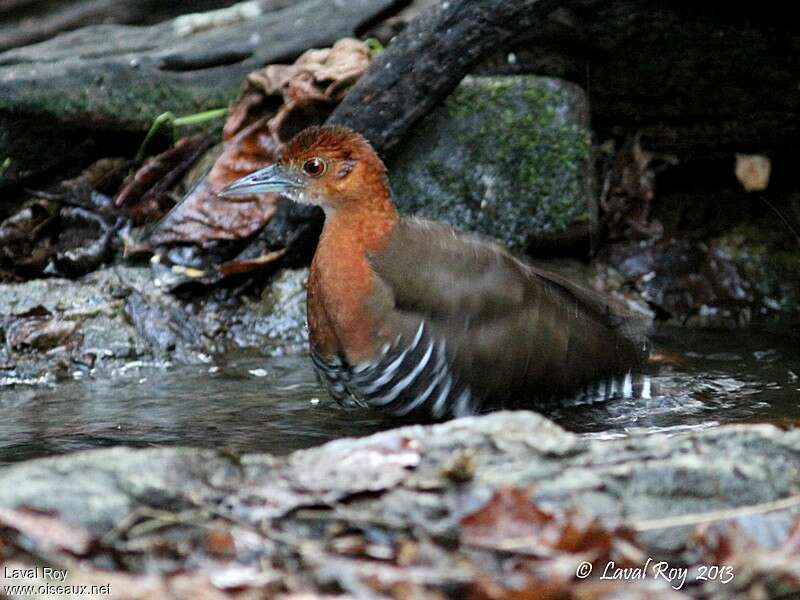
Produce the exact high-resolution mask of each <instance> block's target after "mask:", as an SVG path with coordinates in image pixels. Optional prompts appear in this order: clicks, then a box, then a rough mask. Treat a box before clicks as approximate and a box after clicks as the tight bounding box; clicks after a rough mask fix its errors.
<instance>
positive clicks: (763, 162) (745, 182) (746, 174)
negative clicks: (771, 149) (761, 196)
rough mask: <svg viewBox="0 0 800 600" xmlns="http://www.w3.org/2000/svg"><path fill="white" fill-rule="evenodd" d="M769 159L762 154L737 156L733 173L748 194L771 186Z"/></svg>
mask: <svg viewBox="0 0 800 600" xmlns="http://www.w3.org/2000/svg"><path fill="white" fill-rule="evenodd" d="M770 170H771V165H770V160H769V157H767V156H764V155H762V154H737V155H736V166H735V167H734V169H733V172H734V173H735V174H736V179H738V180H739V183H741V184H742V187H743V188H744V189H745V190H746V191H748V192H760V191H762V190H765V189H767V186H768V185H769V174H770Z"/></svg>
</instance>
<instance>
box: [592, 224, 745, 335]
mask: <svg viewBox="0 0 800 600" xmlns="http://www.w3.org/2000/svg"><path fill="white" fill-rule="evenodd" d="M604 255H605V259H606V260H607V262H608V263H609V264H610V265H612V266H613V268H614V269H615V270H616V271H617V272H618V273H619V274H620V275H621V277H622V279H623V280H624V281H625V284H626V285H630V286H633V288H634V289H635V290H636V291H637V292H638V293H639V294H641V297H642V298H643V299H644V300H645V301H646V302H647V303H648V304H649V305H650V306H651V307H652V308H653V309H655V310H657V311H659V314H660V315H661V316H662V317H664V318H674V319H678V320H681V321H686V319H688V318H690V317H692V318H696V317H700V318H701V321H700V323H703V324H711V323H712V322H713V321H714V320H715V321H717V324H722V323H723V321H724V320H728V321H730V322H732V323H733V324H736V323H740V322H747V321H748V320H749V307H750V305H751V303H752V302H753V300H754V294H753V289H752V284H751V282H750V281H749V280H748V279H747V278H745V277H744V276H743V275H742V274H741V273H740V270H739V269H738V268H737V265H736V264H735V263H734V262H733V261H732V260H731V258H732V257H731V256H730V254H728V253H726V252H725V251H724V250H723V249H722V248H720V247H719V246H718V245H717V244H715V243H713V242H710V243H708V244H703V243H700V242H693V241H690V240H686V239H674V238H669V239H664V240H657V241H654V240H650V241H642V242H621V243H617V244H612V245H610V246H609V247H608V248H607V249H606V250H605V251H604ZM712 317H713V320H712V319H711V318H712Z"/></svg>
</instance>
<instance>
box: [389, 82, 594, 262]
mask: <svg viewBox="0 0 800 600" xmlns="http://www.w3.org/2000/svg"><path fill="white" fill-rule="evenodd" d="M588 114H589V113H588V104H587V101H586V97H585V95H584V93H583V91H582V90H581V89H580V88H579V87H578V86H576V85H574V84H571V83H567V82H564V81H559V80H557V79H547V78H541V77H534V76H520V77H466V78H464V80H463V81H462V82H461V84H460V85H459V86H458V87H457V88H456V90H455V91H454V92H453V93H452V94H451V95H450V96H449V97H448V98H447V99H446V100H445V102H444V104H443V106H440V107H439V108H437V109H436V110H434V111H433V112H432V113H430V114H429V115H428V116H427V117H425V118H424V119H423V120H422V121H421V122H420V123H418V124H417V125H416V126H415V127H414V128H413V129H412V130H411V132H410V133H409V135H408V136H407V137H406V138H405V139H404V140H403V141H402V142H401V143H400V144H399V145H398V147H397V148H396V149H395V150H394V151H393V152H392V154H391V156H390V157H389V161H388V168H389V173H390V175H391V184H392V188H393V191H394V193H395V197H396V199H397V202H398V205H399V206H400V209H401V210H402V211H404V212H406V213H414V214H418V215H421V216H424V217H428V218H432V219H437V220H443V221H447V222H449V223H451V224H453V225H455V226H456V227H459V228H462V229H465V230H468V231H476V232H480V233H483V234H486V235H489V236H491V237H494V238H497V239H499V240H501V241H502V242H504V243H505V244H507V245H508V246H510V247H512V248H515V249H517V250H524V249H526V248H527V247H528V245H529V244H530V243H531V241H532V239H533V238H535V237H536V236H537V235H543V234H553V233H559V232H562V231H564V230H565V229H566V228H567V227H568V226H569V225H571V224H573V223H576V222H584V223H585V222H589V221H590V206H591V204H590V195H589V193H590V171H589V141H590V131H589V123H588Z"/></svg>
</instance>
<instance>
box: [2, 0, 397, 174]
mask: <svg viewBox="0 0 800 600" xmlns="http://www.w3.org/2000/svg"><path fill="white" fill-rule="evenodd" d="M395 1H396V0H355V1H353V2H346V3H341V5H340V4H338V3H330V2H322V1H320V0H305V1H303V2H297V3H286V4H289V5H288V6H285V5H283V4H282V3H277V4H275V5H274V6H272V7H271V8H272V9H271V10H270V6H269V4H265V5H264V6H265V8H263V10H252V9H251V10H235V7H231V8H229V9H226V10H227V12H225V13H219V12H215V13H213V14H212V17H214V18H210V19H203V18H202V16H201V15H193V16H192V18H191V19H181V18H178V19H174V20H172V21H165V22H163V23H159V24H157V25H151V26H146V27H136V26H127V25H98V26H92V27H85V28H83V29H79V30H76V31H72V32H69V33H65V34H62V35H59V36H57V37H55V38H53V39H51V40H48V41H45V42H41V43H39V44H34V45H31V46H25V47H22V48H18V49H14V50H10V51H7V52H4V53H2V54H0V164H3V163H4V162H5V161H6V159H9V162H8V168H7V169H6V170H5V172H4V173H2V174H0V188H2V187H3V186H4V185H7V184H9V183H14V182H19V181H24V180H26V179H28V178H30V177H32V176H35V175H37V174H42V173H45V172H48V171H51V170H53V169H57V168H62V167H63V166H65V165H67V164H72V165H74V164H76V163H79V162H80V161H81V160H87V158H88V157H91V156H97V155H101V156H107V155H108V154H107V153H108V145H109V142H110V141H111V142H113V146H114V147H115V148H120V147H125V145H127V146H128V147H129V148H130V149H131V151H135V149H136V147H137V146H138V144H139V143H140V142H141V139H142V137H143V134H144V133H145V132H146V131H147V130H148V129H149V127H150V126H151V124H152V122H153V119H155V117H157V116H158V115H160V114H162V113H164V112H167V111H171V112H173V113H175V114H176V115H179V116H180V115H187V114H194V113H197V112H199V111H203V110H208V109H215V108H221V107H226V106H227V105H228V103H229V102H230V101H231V100H233V99H234V98H235V97H236V95H237V94H238V92H239V88H240V85H241V82H242V80H243V79H244V77H245V76H246V75H247V74H248V73H249V72H251V71H253V70H255V69H257V68H260V67H262V66H263V65H265V64H269V63H274V62H286V61H289V60H291V59H292V58H293V57H295V56H297V55H299V54H300V53H302V52H303V51H305V50H307V49H308V48H313V47H324V46H330V45H331V44H332V43H333V42H335V41H336V40H338V39H340V38H342V37H346V36H350V35H353V34H354V33H355V31H356V30H357V29H358V28H359V27H360V26H361V25H362V24H364V23H366V22H368V21H370V20H371V19H372V18H374V17H375V16H376V15H378V14H381V13H382V12H383V11H385V10H388V9H389V8H390V7H391V6H393V5H394V4H395ZM243 4H245V5H248V6H249V7H251V8H252V5H253V4H254V3H252V2H245V3H243ZM221 14H222V16H224V17H225V18H222V17H220V15H221ZM217 125H219V126H221V121H220V122H218V123H217Z"/></svg>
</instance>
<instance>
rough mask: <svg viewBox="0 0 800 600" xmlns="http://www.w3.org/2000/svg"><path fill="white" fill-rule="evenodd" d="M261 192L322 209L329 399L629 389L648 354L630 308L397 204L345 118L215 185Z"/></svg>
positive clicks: (311, 286)
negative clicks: (253, 169) (406, 211)
mask: <svg viewBox="0 0 800 600" xmlns="http://www.w3.org/2000/svg"><path fill="white" fill-rule="evenodd" d="M265 192H277V193H280V194H281V195H283V196H285V197H287V198H289V199H290V200H292V201H295V202H300V203H307V204H313V205H317V206H320V207H321V208H322V210H323V211H324V213H325V222H324V226H323V229H322V233H321V235H320V239H319V242H318V245H317V249H316V252H315V254H314V257H313V259H312V262H311V267H310V270H309V276H308V284H307V320H308V331H309V346H310V354H311V359H312V362H313V365H314V367H315V369H316V371H317V373H318V374H319V376H320V378H321V380H322V381H323V382H324V383H325V384H326V386H327V389H328V392H329V393H330V395H331V396H332V397H333V398H334V400H336V401H337V402H338V403H339V404H341V405H343V406H348V407H356V406H360V407H367V408H372V409H377V410H379V411H383V412H386V413H390V414H392V415H421V416H428V417H432V418H434V419H441V418H449V417H458V416H465V415H471V414H476V413H478V412H481V411H483V410H486V409H487V408H486V407H495V406H499V407H507V406H520V405H522V406H537V405H541V404H542V403H547V402H549V401H552V400H554V399H558V398H562V397H568V396H571V395H573V396H574V395H575V394H580V393H584V392H585V391H586V390H589V389H595V388H596V387H597V386H598V384H599V385H600V387H601V388H602V386H603V385H604V384H605V385H606V388H603V389H619V390H625V391H626V392H630V388H631V382H632V378H631V373H636V372H637V369H639V368H640V367H641V365H642V363H643V361H644V360H645V358H646V356H647V352H648V347H647V339H646V335H645V334H643V333H642V331H643V327H642V321H641V319H638V318H636V316H635V314H633V313H632V312H630V311H628V310H627V309H625V308H624V307H623V306H622V305H621V304H618V303H617V302H616V301H614V300H612V299H611V298H609V297H608V296H605V295H603V294H600V293H597V292H594V291H592V290H589V289H586V288H584V287H581V286H579V285H577V284H575V283H573V282H571V281H569V280H568V279H566V278H564V277H563V276H561V275H559V274H556V273H552V272H549V271H546V270H543V269H540V268H538V267H535V266H533V265H531V264H529V263H528V262H526V261H523V260H522V259H520V258H517V257H516V256H514V255H513V254H512V253H511V252H510V251H508V250H507V249H506V248H504V247H502V246H501V245H500V244H499V243H496V242H494V241H492V240H491V239H488V238H486V237H483V236H480V235H477V234H471V233H464V232H460V231H458V230H456V229H454V228H453V227H451V226H450V225H447V224H444V223H440V222H435V221H429V220H425V219H421V218H417V217H413V216H409V217H403V216H401V215H400V214H399V212H398V209H397V207H396V205H395V202H394V200H393V196H392V191H391V188H390V185H389V178H388V175H387V170H386V167H385V165H384V163H383V162H382V160H381V159H380V157H379V156H378V155H377V153H376V152H375V151H374V150H373V148H372V147H371V145H370V144H369V142H368V141H367V140H366V139H365V138H364V137H363V136H361V135H360V134H359V133H357V132H355V131H353V130H352V129H349V128H347V127H343V126H318V127H309V128H307V129H304V130H302V131H301V132H300V133H298V134H297V135H296V136H295V137H294V138H292V139H291V140H290V141H289V142H288V143H287V144H286V146H285V148H284V150H283V152H282V155H281V157H280V159H279V160H278V161H277V162H276V163H275V164H272V165H270V166H268V167H266V168H263V169H260V170H258V171H256V172H254V173H251V174H250V175H247V176H245V177H243V178H241V179H239V180H237V181H235V182H233V183H232V184H230V185H228V186H227V187H226V188H225V189H223V190H222V191H221V192H220V194H219V196H221V197H222V198H230V197H234V196H240V195H250V194H254V193H265ZM608 382H612V383H611V387H610V388H609V387H608ZM592 386H595V388H592Z"/></svg>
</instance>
